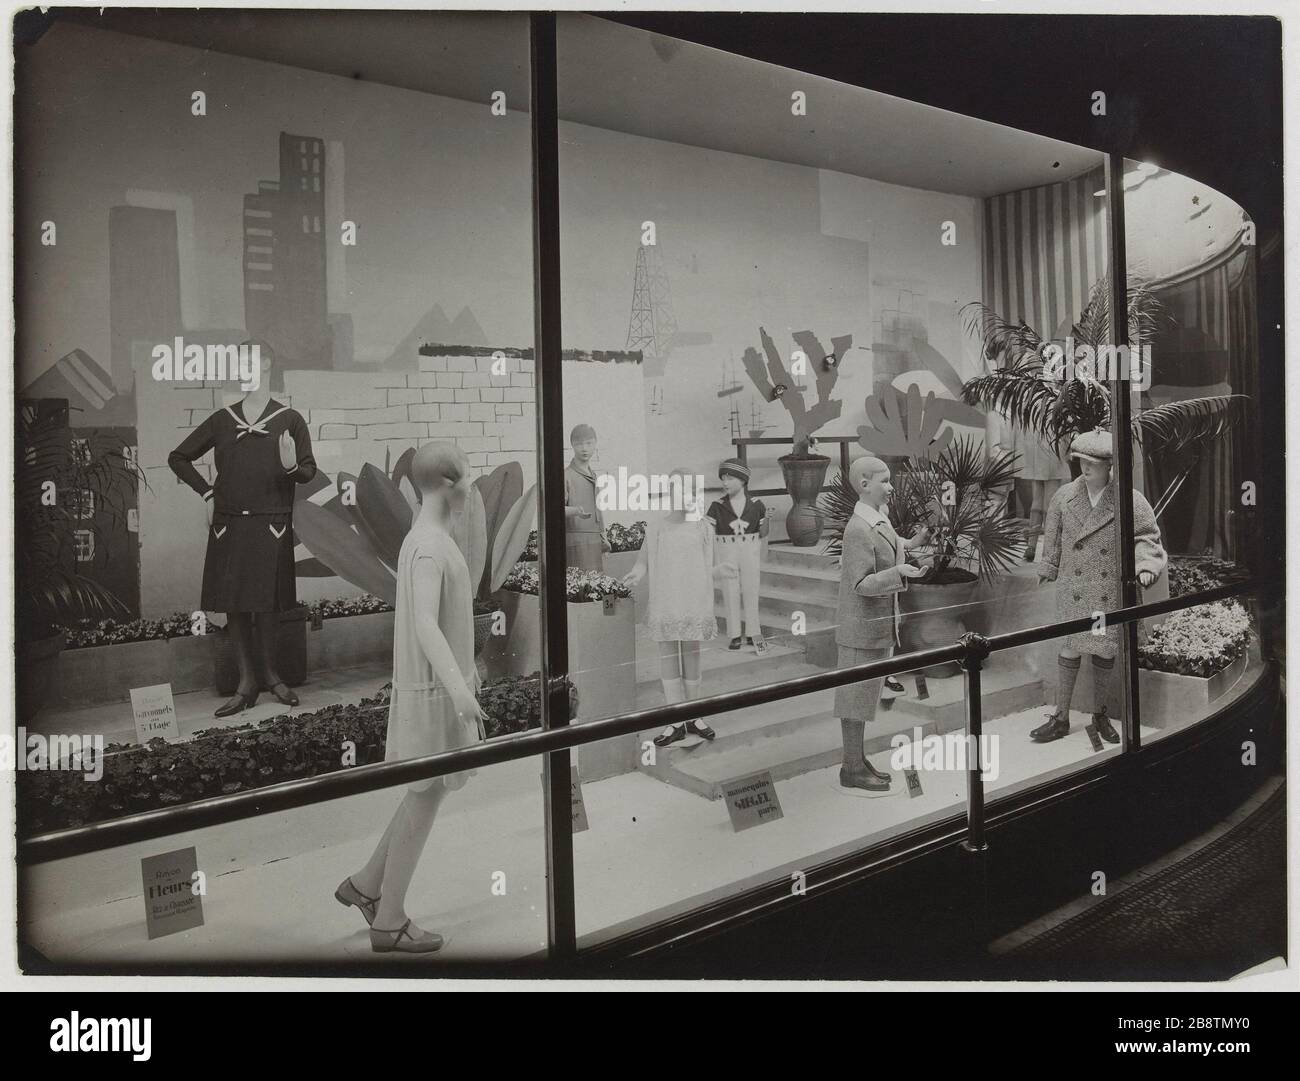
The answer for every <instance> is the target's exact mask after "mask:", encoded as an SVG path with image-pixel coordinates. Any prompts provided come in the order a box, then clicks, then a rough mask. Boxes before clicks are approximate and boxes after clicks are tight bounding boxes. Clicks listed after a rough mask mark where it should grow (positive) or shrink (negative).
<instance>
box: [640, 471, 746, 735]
mask: <svg viewBox="0 0 1300 1081" xmlns="http://www.w3.org/2000/svg"><path fill="white" fill-rule="evenodd" d="M669 476H670V479H671V483H672V484H673V485H674V486H680V487H678V491H679V492H683V491H687V490H689V489H688V487H687V486H688V485H689V484H690V474H688V473H687V472H686V470H684V469H674V470H673V471H672V473H671V474H669ZM677 502H678V503H680V502H681V500H680V499H679V500H677ZM736 573H737V572H736V567H735V566H734V564H730V563H719V564H716V565H715V563H714V561H713V527H712V526H711V525H710V524H709V523H708V522H707V521H705V520H703V519H702V518H696V519H695V520H694V521H692V520H691V519H690V518H689V517H688V516H687V511H686V509H685V507H682V506H677V507H675V508H673V509H669V510H668V512H667V513H666V514H665V515H664V516H663V517H662V518H661V519H659V520H658V521H652V522H651V523H650V524H649V526H648V527H647V529H646V536H645V542H644V543H643V544H642V545H641V554H640V556H638V557H637V561H636V566H635V567H633V568H632V569H631V570H630V571H629V572H628V573H627V574H626V575H625V576H624V578H623V584H624V585H626V586H628V587H629V588H631V589H635V588H636V586H637V585H638V584H639V583H640V582H641V579H642V578H644V577H645V576H646V575H647V574H649V576H650V605H649V611H648V613H647V615H646V624H647V627H648V629H649V631H650V637H651V638H653V639H654V640H655V641H656V642H658V643H659V678H660V682H661V683H662V684H663V689H664V701H665V702H667V703H668V704H669V705H672V704H674V703H676V702H684V701H687V700H689V699H694V698H699V697H700V682H701V677H700V643H701V642H707V641H709V640H710V639H712V638H714V637H716V636H717V633H718V621H717V619H716V618H715V617H714V615H713V583H714V581H715V579H716V580H724V581H725V580H727V579H733V578H735V576H736ZM687 727H688V726H687V725H684V724H675V725H672V726H670V727H668V728H665V729H664V731H663V732H661V733H660V734H659V735H657V736H656V737H655V744H656V745H657V746H659V747H666V746H668V745H669V744H671V743H676V742H678V741H679V740H683V739H685V738H686V736H687V734H688V733H687ZM689 727H690V733H689V734H691V735H694V736H699V737H700V738H701V739H706V740H712V739H713V738H714V737H715V736H716V734H717V733H715V732H714V731H713V729H712V728H710V727H709V726H708V725H707V724H705V723H704V722H703V721H701V720H699V719H696V720H694V721H691V722H690V726H689Z"/></svg>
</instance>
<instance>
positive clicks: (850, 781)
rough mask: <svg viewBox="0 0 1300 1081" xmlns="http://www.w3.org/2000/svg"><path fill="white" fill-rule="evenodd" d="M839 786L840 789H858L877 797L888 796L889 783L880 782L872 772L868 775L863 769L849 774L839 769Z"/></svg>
mask: <svg viewBox="0 0 1300 1081" xmlns="http://www.w3.org/2000/svg"><path fill="white" fill-rule="evenodd" d="M840 786H841V787H842V788H858V789H861V790H862V791H863V792H870V793H873V794H875V795H877V796H887V795H888V794H889V782H888V781H882V780H881V779H880V778H879V777H877V776H876V774H875V773H874V772H872V773H868V772H867V771H866V770H865V769H864V770H862V771H861V772H859V771H857V770H854V771H853V772H852V773H850V772H849V771H848V770H846V769H843V768H841V769H840Z"/></svg>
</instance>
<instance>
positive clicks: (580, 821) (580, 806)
mask: <svg viewBox="0 0 1300 1081" xmlns="http://www.w3.org/2000/svg"><path fill="white" fill-rule="evenodd" d="M569 793H570V798H571V799H572V806H573V832H574V833H581V832H582V831H583V830H585V829H587V828H588V826H587V805H586V804H585V803H583V802H582V782H581V781H580V780H578V767H577V766H570V767H569Z"/></svg>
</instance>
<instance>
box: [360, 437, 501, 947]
mask: <svg viewBox="0 0 1300 1081" xmlns="http://www.w3.org/2000/svg"><path fill="white" fill-rule="evenodd" d="M411 477H412V480H413V481H414V482H415V485H416V487H417V488H418V489H419V491H420V495H421V502H420V510H419V512H418V513H417V514H416V516H415V521H414V522H412V523H411V529H410V532H409V533H407V535H406V538H405V540H404V541H403V542H402V550H401V554H400V556H399V557H398V564H397V606H396V610H395V613H394V619H393V695H392V700H391V702H390V703H389V713H388V736H387V745H386V750H385V758H386V759H387V760H389V761H398V760H402V759H410V758H415V757H420V756H422V755H429V754H437V753H438V752H440V751H446V750H451V749H453V748H456V747H465V746H470V745H472V744H474V743H476V742H478V741H479V740H480V739H482V738H483V720H484V714H483V710H482V707H481V706H479V704H478V701H477V700H476V698H475V694H476V693H477V691H478V687H479V678H478V673H477V670H476V668H475V666H474V624H473V592H474V591H473V587H472V585H471V583H470V580H469V569H468V568H467V567H466V565H465V558H464V556H463V555H461V552H460V549H459V548H458V547H457V546H456V542H455V541H454V540H452V538H451V535H450V533H448V531H447V523H448V519H449V518H450V516H451V514H452V512H453V511H457V510H459V509H460V508H461V507H462V506H463V505H464V502H465V496H466V495H467V494H468V492H469V481H470V478H469V461H468V460H467V459H466V457H465V454H464V452H463V451H461V450H460V448H459V447H457V446H456V445H455V444H453V443H426V444H425V445H424V446H422V447H420V449H419V450H417V451H416V453H415V458H414V460H413V461H412V463H411ZM466 778H467V775H466V774H464V773H459V774H450V775H448V776H444V777H435V778H433V779H431V780H427V781H417V782H415V783H413V784H412V785H411V786H410V787H409V788H408V790H407V793H406V796H405V797H404V798H403V800H402V802H401V804H400V805H399V806H398V808H397V812H396V814H394V815H393V818H392V821H391V822H389V824H388V829H387V830H386V831H385V832H384V835H383V837H382V838H380V841H379V844H378V846H376V848H375V851H374V853H373V854H372V855H371V857H370V860H369V861H368V862H367V863H366V865H365V867H363V868H362V869H361V870H360V871H358V872H357V873H356V874H354V875H351V876H349V877H348V878H346V879H344V880H343V882H342V884H340V886H339V888H338V889H337V890H336V891H335V893H334V896H335V898H336V899H337V900H338V901H339V902H340V903H341V904H345V905H355V906H356V907H357V908H358V909H360V910H361V914H362V915H363V916H364V917H365V919H366V922H367V923H368V924H370V946H371V949H373V950H374V951H375V952H376V953H432V952H433V951H435V950H437V949H440V948H441V947H442V944H443V939H442V936H440V935H437V934H434V933H432V932H430V931H425V930H423V929H421V928H420V927H417V926H416V925H415V924H414V923H412V922H411V920H410V919H409V918H408V917H407V915H406V911H405V908H404V905H405V901H406V891H407V888H408V887H409V886H410V884H411V876H412V875H413V874H414V873H415V866H416V863H417V862H418V861H419V859H420V854H421V852H422V851H423V850H424V845H425V842H426V841H427V840H428V838H429V831H430V830H431V829H432V827H433V820H434V816H435V815H436V814H437V811H438V808H439V806H441V804H442V801H443V799H444V798H445V797H446V795H447V793H448V791H454V790H455V789H458V788H460V787H462V786H463V785H464V784H465V781H466Z"/></svg>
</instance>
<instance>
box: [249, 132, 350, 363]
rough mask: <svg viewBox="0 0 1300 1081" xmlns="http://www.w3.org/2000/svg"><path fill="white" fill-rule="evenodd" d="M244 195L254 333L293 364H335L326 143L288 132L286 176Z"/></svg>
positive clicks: (284, 139) (283, 157) (283, 158)
mask: <svg viewBox="0 0 1300 1081" xmlns="http://www.w3.org/2000/svg"><path fill="white" fill-rule="evenodd" d="M257 189H258V190H257V192H256V194H249V195H245V196H244V316H245V322H246V324H247V326H248V332H249V334H250V335H251V336H252V337H254V338H261V339H263V340H265V341H267V342H268V343H270V345H271V346H272V347H273V348H274V349H275V351H276V353H277V355H278V356H279V357H280V359H281V361H282V362H283V363H284V364H285V365H286V366H288V367H293V368H331V367H333V364H334V358H333V345H332V336H331V333H330V326H329V318H328V311H327V306H328V293H327V286H326V257H325V144H324V142H323V141H322V140H321V139H317V138H315V137H313V136H308V135H291V134H289V133H288V132H281V133H280V178H279V180H278V181H268V180H263V181H260V182H259V183H258V186H257Z"/></svg>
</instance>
